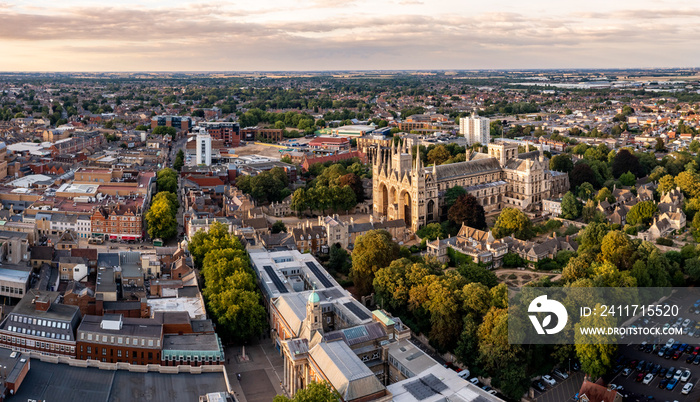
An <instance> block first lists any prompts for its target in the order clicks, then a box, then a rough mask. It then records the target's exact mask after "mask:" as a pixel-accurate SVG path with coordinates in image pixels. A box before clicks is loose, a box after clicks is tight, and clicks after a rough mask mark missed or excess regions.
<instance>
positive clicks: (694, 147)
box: [688, 140, 700, 153]
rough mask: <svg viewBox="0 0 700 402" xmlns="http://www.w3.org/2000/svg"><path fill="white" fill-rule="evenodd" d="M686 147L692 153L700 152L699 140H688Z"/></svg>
mask: <svg viewBox="0 0 700 402" xmlns="http://www.w3.org/2000/svg"><path fill="white" fill-rule="evenodd" d="M688 149H689V150H690V152H692V153H698V152H700V141H698V140H692V141H690V145H689V146H688Z"/></svg>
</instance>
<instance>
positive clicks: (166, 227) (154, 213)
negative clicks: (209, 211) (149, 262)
mask: <svg viewBox="0 0 700 402" xmlns="http://www.w3.org/2000/svg"><path fill="white" fill-rule="evenodd" d="M156 188H157V193H156V195H155V196H153V199H152V200H151V206H150V208H149V209H148V212H147V213H146V223H147V224H148V235H149V236H150V237H151V239H156V238H161V239H163V240H167V239H170V238H173V237H175V236H176V235H177V210H178V208H179V207H180V203H179V202H178V200H177V194H176V192H177V172H175V171H174V170H173V169H170V168H165V169H162V170H159V171H158V173H157V176H156Z"/></svg>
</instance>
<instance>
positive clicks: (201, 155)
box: [195, 130, 211, 166]
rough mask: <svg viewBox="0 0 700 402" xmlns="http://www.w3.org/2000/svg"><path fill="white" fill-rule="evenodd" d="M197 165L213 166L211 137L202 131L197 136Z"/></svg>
mask: <svg viewBox="0 0 700 402" xmlns="http://www.w3.org/2000/svg"><path fill="white" fill-rule="evenodd" d="M195 164H197V165H206V166H211V136H210V135H209V134H206V131H204V130H202V131H201V132H200V133H199V134H197V161H196V162H195Z"/></svg>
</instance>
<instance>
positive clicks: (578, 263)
mask: <svg viewBox="0 0 700 402" xmlns="http://www.w3.org/2000/svg"><path fill="white" fill-rule="evenodd" d="M590 265H591V264H590V263H589V262H588V261H587V260H586V259H585V258H584V257H583V256H577V257H573V258H571V259H569V262H568V263H567V264H566V266H565V267H564V270H563V271H562V278H563V279H564V280H565V281H567V282H574V281H577V280H579V279H584V278H587V277H588V276H589V274H590V272H591V271H590Z"/></svg>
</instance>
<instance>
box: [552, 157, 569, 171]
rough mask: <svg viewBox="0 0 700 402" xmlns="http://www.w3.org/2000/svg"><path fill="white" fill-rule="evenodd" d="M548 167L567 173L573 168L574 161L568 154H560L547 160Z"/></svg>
mask: <svg viewBox="0 0 700 402" xmlns="http://www.w3.org/2000/svg"><path fill="white" fill-rule="evenodd" d="M549 168H550V169H551V170H556V171H558V172H564V173H569V172H570V171H572V170H573V169H574V162H572V161H571V156H569V154H561V155H557V156H555V157H553V158H552V159H550V160H549Z"/></svg>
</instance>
